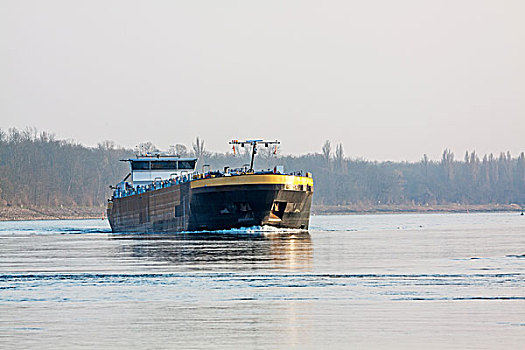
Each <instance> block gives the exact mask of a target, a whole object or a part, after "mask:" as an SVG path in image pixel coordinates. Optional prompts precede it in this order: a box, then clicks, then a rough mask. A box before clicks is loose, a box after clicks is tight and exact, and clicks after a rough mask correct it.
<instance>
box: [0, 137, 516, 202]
mask: <svg viewBox="0 0 525 350" xmlns="http://www.w3.org/2000/svg"><path fill="white" fill-rule="evenodd" d="M140 148H141V149H142V151H156V147H155V146H154V145H153V144H152V143H150V142H147V143H143V144H141V145H140ZM170 151H171V152H172V153H177V154H178V155H180V156H195V157H197V158H199V163H198V164H199V165H198V167H199V170H200V169H202V167H203V166H204V165H209V167H210V168H211V169H222V168H223V167H224V166H230V167H232V168H236V167H243V166H244V164H247V163H249V148H248V147H245V148H238V149H236V150H235V154H234V153H233V150H232V152H228V153H211V152H208V151H207V150H206V149H205V144H204V141H203V140H201V139H199V138H197V139H196V141H195V143H194V144H193V145H192V146H191V147H190V148H188V147H186V146H185V145H181V144H177V145H175V146H173V147H172V149H171V150H170ZM134 154H135V151H134V150H130V149H124V148H120V147H117V146H116V145H115V143H114V142H112V141H104V142H101V143H100V144H99V145H98V146H97V147H86V146H83V145H80V144H78V143H76V142H74V141H70V140H57V139H56V137H55V136H54V135H53V134H50V133H47V132H37V131H36V130H35V129H31V128H27V129H24V130H18V129H9V130H7V131H5V130H1V129H0V205H37V206H42V205H44V206H59V205H66V206H94V205H102V204H103V203H104V202H105V201H106V199H107V198H108V196H109V195H110V193H111V192H110V190H109V188H108V186H109V185H112V184H116V183H117V182H119V181H121V180H122V179H123V178H124V177H125V176H126V175H127V174H128V172H129V168H128V165H127V163H125V162H120V161H119V160H120V159H124V158H127V157H130V156H133V155H134ZM275 165H283V166H284V168H285V171H297V170H303V171H310V172H312V173H313V174H314V181H315V194H314V203H317V204H327V205H337V204H343V205H346V204H372V205H376V204H416V205H417V204H422V205H425V204H430V205H434V204H450V203H460V204H511V203H517V204H521V205H523V204H525V155H524V153H523V152H522V153H521V154H519V155H518V156H517V157H514V158H513V157H512V156H511V154H510V153H508V152H507V153H500V154H499V155H497V156H494V155H492V154H489V155H484V156H483V157H480V156H478V155H477V154H476V153H475V152H474V151H472V152H466V153H465V155H464V157H463V159H462V160H457V159H455V156H454V154H453V153H452V152H451V151H450V150H445V151H444V152H443V156H442V158H441V160H439V161H432V160H429V159H428V157H427V156H426V155H423V157H422V159H421V161H419V162H415V163H409V162H374V161H367V160H363V159H351V158H347V157H345V155H344V151H343V146H342V145H341V144H339V145H337V147H336V148H335V150H332V145H331V143H330V142H329V141H327V142H326V143H325V144H324V146H323V147H322V149H321V150H320V152H319V153H314V154H307V155H301V156H281V155H279V150H278V149H274V148H272V147H268V148H265V147H264V146H263V147H261V148H260V150H259V153H258V155H257V158H256V169H272V168H273V167H274V166H275Z"/></svg>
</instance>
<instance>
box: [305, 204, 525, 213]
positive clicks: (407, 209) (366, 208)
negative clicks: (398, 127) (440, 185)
mask: <svg viewBox="0 0 525 350" xmlns="http://www.w3.org/2000/svg"><path fill="white" fill-rule="evenodd" d="M522 210H523V209H522V208H521V206H520V205H518V204H440V205H409V204H395V205H394V204H386V205H362V204H356V205H315V206H313V207H312V214H314V215H349V214H381V213H385V214H387V213H388V214H401V213H472V212H509V211H516V212H521V211H522Z"/></svg>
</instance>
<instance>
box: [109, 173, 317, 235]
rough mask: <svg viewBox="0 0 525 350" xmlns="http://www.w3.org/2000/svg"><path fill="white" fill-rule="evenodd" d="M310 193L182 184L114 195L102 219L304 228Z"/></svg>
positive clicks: (180, 226) (166, 228) (158, 227)
mask: <svg viewBox="0 0 525 350" xmlns="http://www.w3.org/2000/svg"><path fill="white" fill-rule="evenodd" d="M252 176H253V175H252ZM203 181H206V180H203ZM310 181H311V179H310ZM192 187H195V188H192ZM312 195H313V192H312V187H311V186H309V187H307V186H306V185H305V186H300V187H297V186H290V185H289V184H288V185H286V184H278V183H277V184H276V183H269V184H266V183H263V184H233V185H228V184H226V185H224V184H223V185H220V186H209V187H208V186H192V184H191V183H184V184H181V185H176V186H172V187H167V188H163V189H158V190H155V191H150V192H146V193H142V194H136V195H133V196H129V197H124V198H118V199H114V200H113V201H112V202H111V205H110V206H108V219H109V222H110V225H111V228H112V231H113V232H180V231H203V230H205V231H213V230H228V229H236V228H243V227H252V226H264V225H267V226H274V227H279V228H290V229H308V226H309V221H310V207H311V202H312Z"/></svg>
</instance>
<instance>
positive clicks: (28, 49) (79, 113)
mask: <svg viewBox="0 0 525 350" xmlns="http://www.w3.org/2000/svg"><path fill="white" fill-rule="evenodd" d="M26 126H34V127H37V128H38V129H39V130H46V131H52V132H54V133H56V135H57V137H58V138H65V139H74V140H76V141H79V142H81V143H83V144H85V145H90V146H91V145H96V144H97V143H98V142H100V141H102V140H107V139H109V140H113V141H115V142H116V143H117V144H119V145H122V146H126V147H133V146H135V145H137V144H138V143H140V142H143V141H151V142H153V143H154V144H156V145H157V146H158V147H161V148H164V149H167V148H168V147H169V145H173V144H175V143H184V144H187V145H190V144H191V142H192V141H193V140H194V138H195V137H196V136H199V137H201V138H203V139H204V140H205V142H206V146H207V149H208V150H211V151H221V152H223V151H226V150H229V146H228V144H227V142H228V141H229V140H231V139H233V138H236V139H242V138H265V139H279V140H280V141H281V142H282V151H283V152H284V153H291V154H303V153H309V152H320V151H321V147H322V145H323V143H324V141H325V140H327V139H328V140H331V141H332V142H333V143H334V144H336V143H342V144H343V146H344V150H345V154H346V156H350V157H352V158H355V157H364V158H367V159H370V160H410V161H416V160H419V159H420V158H421V156H422V155H423V154H424V153H426V154H428V155H429V156H430V158H433V159H437V158H439V157H440V155H441V153H442V151H443V149H444V148H451V149H452V151H453V152H455V154H456V157H457V158H463V154H464V153H465V151H466V150H469V151H471V150H473V149H475V150H476V151H477V153H478V154H484V153H489V152H495V153H499V152H501V151H507V150H508V151H510V152H511V153H512V154H513V155H517V154H518V153H519V152H521V151H525V137H524V133H525V1H523V0H516V1H504V0H494V1H483V0H472V1H462V0H453V1H423V0H414V1H403V0H398V1H391V0H385V1H305V0H301V1H283V0H281V1H268V0H265V1H247V0H243V1H226V0H221V1H216V0H215V1H175V0H170V1H130V0H126V1H110V0H104V1H94V0H90V1H71V0H66V1H52V0H46V1H41V0H39V1H24V0H15V1H8V0H0V127H1V128H2V129H7V128H9V127H19V128H23V127H26Z"/></svg>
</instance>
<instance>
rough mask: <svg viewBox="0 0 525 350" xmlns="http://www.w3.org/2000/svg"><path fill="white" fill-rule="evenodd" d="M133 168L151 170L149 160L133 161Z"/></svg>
mask: <svg viewBox="0 0 525 350" xmlns="http://www.w3.org/2000/svg"><path fill="white" fill-rule="evenodd" d="M131 170H149V162H148V161H135V162H131Z"/></svg>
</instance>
